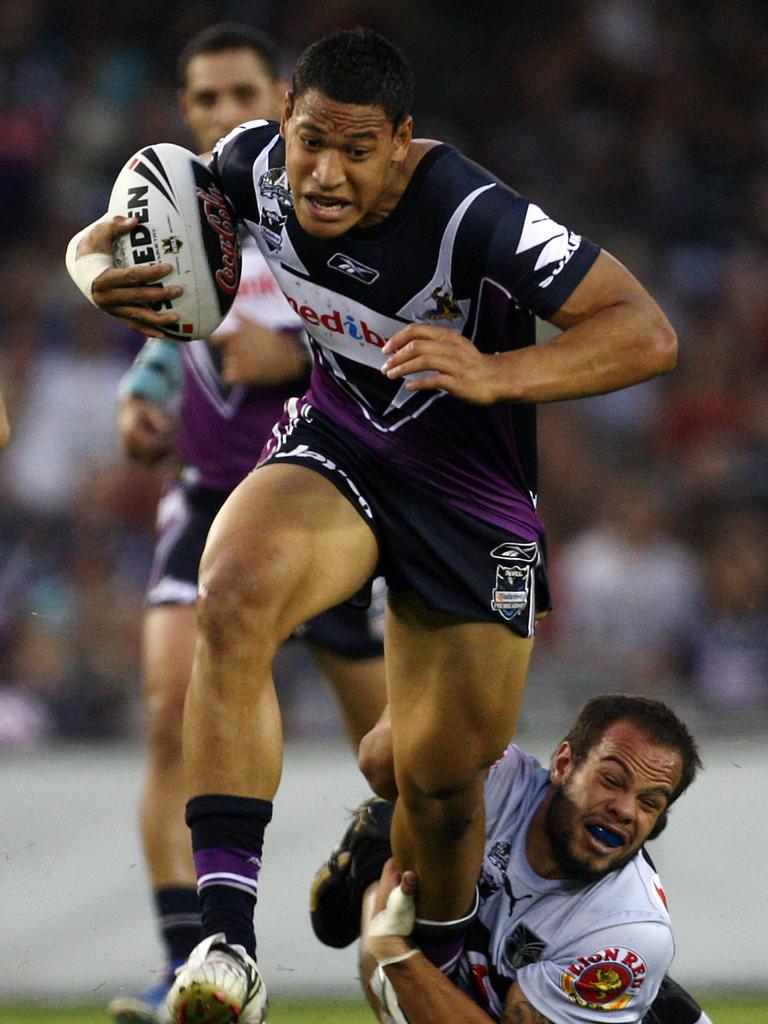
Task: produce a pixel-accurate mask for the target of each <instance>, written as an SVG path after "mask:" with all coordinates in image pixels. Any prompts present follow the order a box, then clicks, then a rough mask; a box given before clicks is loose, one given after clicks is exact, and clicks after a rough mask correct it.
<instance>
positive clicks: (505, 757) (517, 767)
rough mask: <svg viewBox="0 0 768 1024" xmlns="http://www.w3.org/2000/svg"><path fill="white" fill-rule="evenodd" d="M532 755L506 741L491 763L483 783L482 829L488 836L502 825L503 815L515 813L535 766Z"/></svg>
mask: <svg viewBox="0 0 768 1024" xmlns="http://www.w3.org/2000/svg"><path fill="white" fill-rule="evenodd" d="M539 768H540V766H539V763H538V761H536V760H535V758H533V757H530V756H529V755H528V754H524V753H523V752H522V751H521V750H520V749H519V748H518V747H516V746H515V744H514V743H510V745H509V746H508V747H507V749H506V750H505V751H504V753H503V754H502V755H501V757H500V758H499V759H498V761H496V763H495V764H494V765H492V767H491V769H490V771H489V772H488V778H487V779H486V782H485V818H486V831H487V834H488V835H490V834H492V833H493V832H495V831H497V830H498V829H500V828H503V827H504V822H505V818H506V817H508V816H509V815H510V813H516V811H517V808H518V806H519V804H520V800H521V799H522V798H523V795H524V794H525V792H526V790H527V783H528V780H529V778H530V776H531V774H532V773H533V772H534V771H536V770H537V769H539Z"/></svg>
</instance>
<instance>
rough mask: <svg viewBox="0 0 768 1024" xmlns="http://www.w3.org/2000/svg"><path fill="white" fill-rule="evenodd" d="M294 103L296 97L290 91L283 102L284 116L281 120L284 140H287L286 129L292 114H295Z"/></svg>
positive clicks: (281, 131) (281, 132)
mask: <svg viewBox="0 0 768 1024" xmlns="http://www.w3.org/2000/svg"><path fill="white" fill-rule="evenodd" d="M293 102H294V96H293V93H292V92H291V90H290V89H289V90H288V92H286V94H285V99H284V100H283V116H282V117H281V118H280V134H281V135H282V137H283V138H285V129H286V126H287V124H288V121H289V120H290V119H291V114H293Z"/></svg>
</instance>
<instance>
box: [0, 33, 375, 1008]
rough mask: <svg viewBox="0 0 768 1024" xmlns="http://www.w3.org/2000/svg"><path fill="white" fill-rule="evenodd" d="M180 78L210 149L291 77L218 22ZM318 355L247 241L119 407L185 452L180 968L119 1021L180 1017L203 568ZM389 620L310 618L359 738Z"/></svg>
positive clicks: (170, 949)
mask: <svg viewBox="0 0 768 1024" xmlns="http://www.w3.org/2000/svg"><path fill="white" fill-rule="evenodd" d="M179 79H180V91H179V102H180V106H181V110H182V113H183V115H184V119H185V121H186V123H187V125H188V127H189V129H190V132H191V134H192V136H193V138H194V140H195V143H196V146H197V148H198V150H199V151H208V150H210V149H212V147H213V146H214V144H215V143H216V141H217V140H218V139H219V138H221V137H222V136H223V135H226V134H227V133H228V132H229V131H230V130H231V129H232V128H234V127H235V126H236V125H238V124H241V123H242V122H244V121H250V120H253V119H257V118H276V117H279V114H280V108H281V103H282V99H283V96H284V93H285V83H284V82H282V81H281V80H280V78H279V67H278V56H277V52H276V50H275V47H274V46H273V44H272V43H271V41H270V40H268V39H267V38H265V37H264V36H262V35H261V34H259V33H256V32H255V31H253V30H252V29H250V28H248V27H245V26H241V25H235V24H222V25H216V26H213V27H211V28H209V29H206V30H205V31H204V32H202V33H200V34H199V35H198V36H196V37H195V38H193V39H192V40H191V41H190V42H189V43H188V45H187V46H186V47H185V49H184V51H183V52H182V54H181V55H180V58H179ZM310 359H311V356H310V352H309V349H308V346H307V345H306V343H305V341H304V338H303V329H302V322H301V321H300V320H299V318H298V317H297V316H296V315H295V313H294V312H293V310H292V309H291V308H290V306H289V305H288V304H287V302H286V301H285V299H284V298H283V295H282V293H281V292H280V290H279V288H278V286H277V284H276V282H275V279H274V278H273V276H272V273H271V272H270V270H269V269H268V267H267V265H266V263H265V261H264V259H263V258H262V256H261V255H260V253H259V251H258V249H257V248H256V246H255V245H254V244H253V242H252V241H251V242H250V243H248V242H247V241H246V242H245V244H244V246H243V272H242V281H241V284H240V288H239V291H238V295H237V299H236V302H235V304H234V306H233V308H232V310H231V311H230V313H229V316H228V317H227V319H226V320H225V322H224V323H223V324H222V325H221V327H220V328H219V330H218V331H217V332H216V335H215V337H213V338H210V339H200V340H197V341H193V342H190V343H187V344H184V345H178V344H177V343H176V342H174V341H163V340H159V339H150V340H149V341H148V342H147V344H146V345H145V346H144V348H143V349H142V351H141V352H140V354H139V356H138V358H137V360H136V362H135V364H134V366H133V367H132V368H131V370H130V371H129V372H128V374H127V375H126V377H125V378H124V380H123V382H122V384H121V388H120V399H119V406H118V417H117V418H118V429H119V433H120V437H121V440H122V443H123V446H124V448H125V450H126V451H127V452H128V454H129V455H131V456H132V457H133V458H135V459H137V460H138V461H140V462H142V463H144V464H146V465H152V464H154V463H156V462H158V461H159V460H161V459H164V458H166V457H168V456H169V455H173V454H174V453H175V452H178V454H179V457H180V460H181V463H182V467H183V468H182V470H181V473H180V476H179V478H178V480H174V481H173V483H172V484H171V486H170V487H169V489H168V490H167V492H166V494H165V496H164V497H163V499H162V501H161V503H160V507H159V510H158V537H157V546H156V550H155V559H154V564H153V567H152V573H151V578H150V583H149V590H148V611H147V613H146V617H145V625H144V647H143V663H144V680H145V692H146V714H147V742H148V750H147V773H146V779H145V785H144V795H143V800H142V805H141V832H142V840H143V846H144V852H145V856H146V860H147V866H148V870H149V875H150V879H151V883H152V886H153V889H154V901H155V908H156V913H157V917H158V921H159V927H160V933H161V936H162V939H163V942H164V944H165V947H166V952H167V956H168V965H169V967H168V974H167V975H164V976H163V978H162V979H161V980H160V982H159V983H158V984H157V985H153V986H152V988H150V989H148V990H147V992H145V993H143V994H142V995H140V996H136V997H120V998H118V999H115V1000H114V1001H113V1002H112V1003H111V1005H110V1012H111V1013H112V1016H113V1018H114V1020H116V1021H118V1022H120V1024H129V1022H130V1024H138V1022H142V1024H145V1022H146V1024H149V1022H152V1024H154V1022H155V1021H156V1020H160V1019H167V1017H163V1016H162V1013H163V1012H164V1011H163V1003H164V998H165V994H166V992H167V989H168V985H169V979H170V976H171V973H170V972H171V970H172V968H173V967H175V966H178V965H179V964H180V963H182V962H183V961H184V960H186V958H187V956H188V955H189V953H190V952H191V950H192V948H193V947H194V946H195V945H196V944H197V943H198V942H199V940H200V907H199V900H198V897H197V892H196V887H195V871H194V866H193V863H192V854H191V850H190V846H189V831H188V829H187V827H186V825H185V823H184V802H185V785H184V782H183V779H182V762H181V722H182V710H183V703H184V696H185V693H186V690H187V684H188V682H189V677H190V673H191V669H192V660H193V652H194V642H195V600H196V595H197V570H198V565H199V562H200V556H201V555H202V551H203V546H204V544H205V539H206V537H207V534H208V530H209V528H210V525H211V523H212V521H213V519H214V517H215V515H216V513H217V512H218V510H219V508H220V507H221V505H222V504H223V503H224V501H225V499H226V498H227V496H228V495H229V493H230V492H231V491H232V489H233V488H234V487H235V486H236V485H237V484H238V483H239V482H240V480H242V478H243V477H244V476H245V475H246V474H247V473H248V472H249V471H250V470H251V469H252V468H253V467H254V466H255V465H256V462H257V460H258V457H259V453H260V451H261V448H262V446H263V444H264V442H265V440H266V439H267V437H268V435H269V431H270V429H271V427H272V426H273V424H274V423H275V422H276V421H277V420H278V419H279V418H280V415H281V413H282V409H283V405H284V403H285V401H286V399H287V398H289V397H290V396H291V395H293V394H296V393H298V392H300V391H302V390H304V388H305V387H306V383H307V378H308V370H309V362H310ZM249 384H250V385H252V386H249ZM179 402H180V407H179ZM177 407H179V408H178V415H177ZM177 424H178V425H177ZM0 426H1V424H0ZM376 615H377V611H376V606H375V605H374V606H373V607H372V610H371V611H370V612H366V611H365V610H364V609H353V608H350V607H344V608H337V609H334V610H332V611H330V612H327V613H325V614H324V615H322V616H320V617H318V618H317V619H315V620H313V621H312V622H310V623H308V624H307V625H306V627H304V629H303V635H304V637H305V638H306V640H307V641H308V643H309V648H310V651H311V653H312V655H313V658H314V660H315V661H316V663H317V665H318V666H319V668H320V669H321V670H322V672H323V674H324V675H325V677H326V678H327V679H328V681H329V682H330V683H331V686H332V687H333V689H334V691H335V693H336V696H337V698H338V700H339V703H340V706H341V710H342V713H343V715H344V719H345V724H346V728H347V731H348V733H349V736H350V739H351V740H352V742H353V744H354V745H355V746H356V745H357V742H358V741H359V740H360V738H361V737H362V735H363V734H364V733H365V732H366V731H367V730H368V729H370V727H371V726H372V725H373V723H374V722H375V721H376V719H377V717H378V715H379V712H380V711H381V708H382V706H383V704H384V700H385V697H384V672H383V658H382V656H381V655H382V648H381V634H380V632H378V631H377V629H376V625H377V623H376Z"/></svg>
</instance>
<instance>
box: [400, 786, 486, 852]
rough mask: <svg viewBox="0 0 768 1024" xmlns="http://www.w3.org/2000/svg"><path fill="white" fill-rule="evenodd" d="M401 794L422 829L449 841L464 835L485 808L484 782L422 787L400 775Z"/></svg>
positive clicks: (407, 808)
mask: <svg viewBox="0 0 768 1024" xmlns="http://www.w3.org/2000/svg"><path fill="white" fill-rule="evenodd" d="M398 795H399V799H400V800H402V801H403V803H404V804H405V807H406V810H407V811H408V814H409V816H410V817H411V819H412V820H413V821H414V822H419V823H420V825H421V829H422V831H425V832H429V834H430V835H431V836H433V837H436V838H438V839H442V840H444V841H445V842H449V843H450V842H455V841H456V840H458V839H461V838H462V837H463V836H464V835H465V834H466V833H467V832H468V831H469V829H470V828H471V827H472V825H473V823H474V822H475V820H476V819H477V816H478V814H480V813H481V811H482V804H483V791H482V782H481V781H480V780H476V782H475V784H469V785H466V786H461V787H455V788H448V787H445V786H443V787H439V786H435V787H433V788H432V789H431V790H423V789H419V788H418V787H417V786H416V785H414V783H413V780H411V779H407V778H402V777H401V776H400V775H398Z"/></svg>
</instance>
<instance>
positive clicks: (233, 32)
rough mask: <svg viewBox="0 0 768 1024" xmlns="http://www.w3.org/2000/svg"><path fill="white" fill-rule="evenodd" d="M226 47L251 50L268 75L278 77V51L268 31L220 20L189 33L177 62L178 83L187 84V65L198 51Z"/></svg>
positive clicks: (214, 50) (216, 50) (208, 51)
mask: <svg viewBox="0 0 768 1024" xmlns="http://www.w3.org/2000/svg"><path fill="white" fill-rule="evenodd" d="M225 50H252V51H253V52H254V53H255V54H256V56H257V57H258V58H259V59H260V60H261V62H262V63H263V64H264V66H265V68H266V69H267V73H268V74H269V76H270V78H273V79H277V78H279V77H280V54H279V52H278V49H277V46H276V44H275V43H274V42H273V41H272V39H270V37H269V36H268V35H265V33H264V32H260V31H259V30H258V29H256V28H253V27H252V26H251V25H243V24H241V23H240V22H237V21H222V22H219V23H218V24H216V25H209V26H208V28H204V29H203V30H202V32H198V33H197V35H195V36H192V38H191V39H190V40H189V42H188V43H187V45H186V46H185V47H184V49H183V50H182V51H181V53H180V54H179V57H178V60H177V62H176V74H177V77H178V80H179V85H180V86H182V88H183V87H184V86H185V85H186V84H187V68H188V67H189V63H190V61H191V60H192V58H193V57H197V56H199V55H200V54H201V53H222V52H223V51H225Z"/></svg>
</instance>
